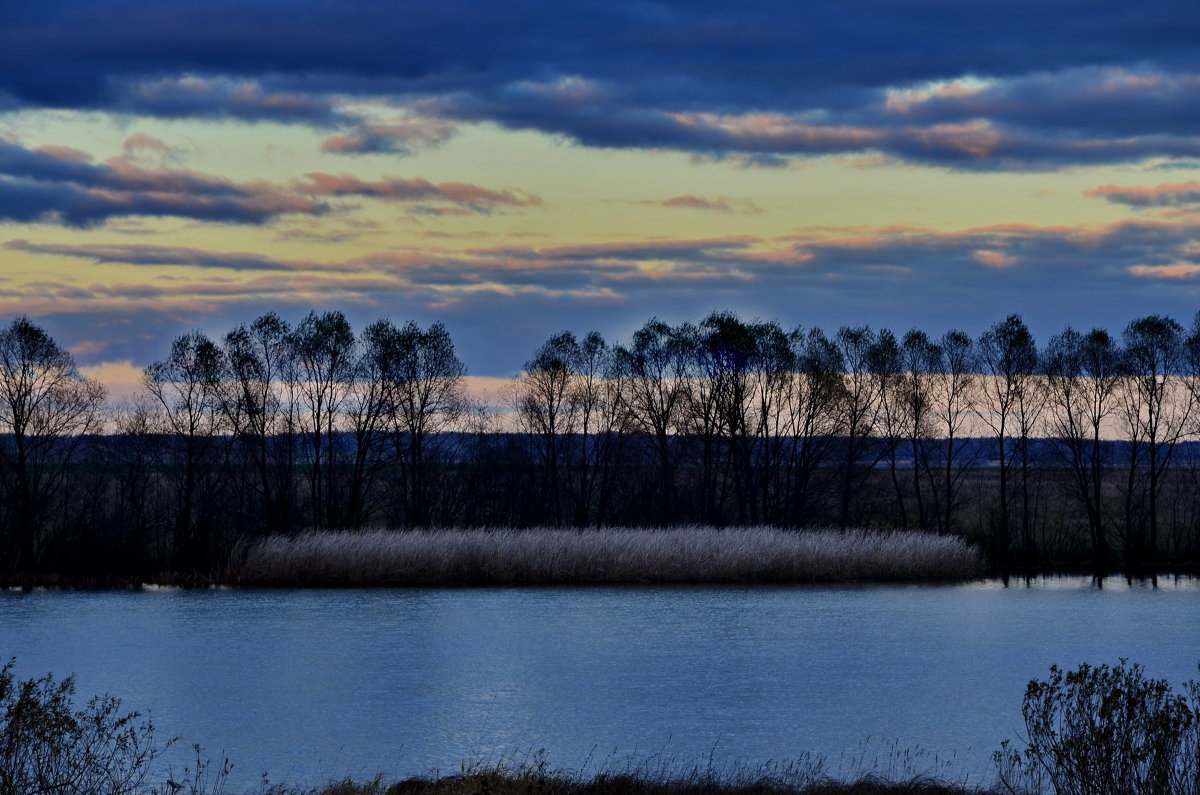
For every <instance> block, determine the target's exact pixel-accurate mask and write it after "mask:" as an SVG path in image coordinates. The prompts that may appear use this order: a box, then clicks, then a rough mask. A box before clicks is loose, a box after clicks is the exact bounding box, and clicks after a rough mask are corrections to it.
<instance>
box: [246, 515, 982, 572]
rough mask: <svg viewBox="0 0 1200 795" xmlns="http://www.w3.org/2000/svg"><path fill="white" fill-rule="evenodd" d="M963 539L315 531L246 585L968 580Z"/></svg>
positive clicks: (755, 530)
mask: <svg viewBox="0 0 1200 795" xmlns="http://www.w3.org/2000/svg"><path fill="white" fill-rule="evenodd" d="M979 567H980V556H979V552H978V550H977V549H976V548H975V547H973V546H971V545H969V544H967V543H966V542H965V541H963V540H962V539H961V538H958V537H955V536H938V535H933V534H931V533H919V532H907V531H893V532H870V531H866V530H846V531H841V530H804V531H798V530H779V529H775V528H768V527H745V528H724V529H715V528H708V527H701V528H673V529H657V530H655V529H635V528H605V529H598V530H597V529H588V530H578V529H575V530H569V529H568V530H563V529H549V528H534V529H528V530H503V529H472V530H465V529H441V530H412V531H384V530H376V531H365V532H310V533H305V534H303V535H299V536H295V537H290V538H289V537H281V536H273V537H270V538H266V539H263V540H261V541H258V542H255V543H254V544H252V545H251V546H250V547H249V548H248V549H247V550H246V554H245V555H244V557H242V559H241V562H240V563H239V564H237V565H236V566H235V568H234V569H233V571H232V575H233V577H232V579H233V581H234V582H235V583H237V584H239V585H247V586H327V587H337V586H351V587H353V586H366V587H370V586H454V585H600V584H622V583H644V584H650V583H806V582H846V581H861V580H881V581H883V580H962V579H968V578H970V577H972V576H974V575H975V574H976V573H977V572H978V571H979Z"/></svg>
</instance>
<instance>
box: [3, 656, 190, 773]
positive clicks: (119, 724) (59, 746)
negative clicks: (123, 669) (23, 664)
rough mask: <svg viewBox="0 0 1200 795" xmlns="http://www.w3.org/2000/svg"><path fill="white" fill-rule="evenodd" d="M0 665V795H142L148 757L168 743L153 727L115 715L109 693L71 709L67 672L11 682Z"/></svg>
mask: <svg viewBox="0 0 1200 795" xmlns="http://www.w3.org/2000/svg"><path fill="white" fill-rule="evenodd" d="M13 665H14V664H13V662H11V661H10V662H8V663H7V664H6V665H5V666H4V667H3V668H0V795H31V794H32V793H54V795H126V793H129V794H130V795H132V793H140V792H146V791H147V790H148V787H147V778H148V777H149V775H150V772H151V767H152V764H153V762H154V761H155V760H156V759H157V758H158V757H159V756H161V755H162V753H163V751H165V750H166V748H167V747H168V746H169V745H170V742H168V743H166V744H162V745H160V744H159V743H157V742H156V741H155V737H154V725H153V724H152V723H150V722H149V721H144V722H139V721H138V718H139V715H138V714H137V713H136V712H134V713H130V714H127V715H121V714H120V706H121V702H120V701H119V700H118V699H116V698H113V697H111V696H98V697H96V698H93V699H91V700H90V701H88V702H87V704H86V705H85V706H84V707H83V708H82V709H75V708H74V705H73V704H72V697H73V695H74V692H75V682H74V680H73V679H72V678H71V677H67V678H66V679H63V680H61V681H56V680H55V679H54V677H53V676H51V675H47V676H44V677H41V678H40V679H30V680H27V681H23V682H17V681H16V679H15V677H14V676H13Z"/></svg>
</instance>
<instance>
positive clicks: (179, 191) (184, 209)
mask: <svg viewBox="0 0 1200 795" xmlns="http://www.w3.org/2000/svg"><path fill="white" fill-rule="evenodd" d="M328 209H329V208H328V205H327V204H325V203H324V202H321V201H318V200H315V199H313V198H311V197H308V196H301V195H297V194H295V193H293V192H289V191H287V190H283V189H280V188H278V187H276V186H272V185H269V184H266V183H239V182H234V181H232V180H229V179H225V178H223V177H215V176H211V175H208V174H202V173H200V172H196V171H188V170H183V169H170V168H153V169H147V168H142V167H140V166H138V165H135V164H134V163H133V162H132V161H130V160H128V159H126V158H112V159H110V160H108V161H106V162H104V163H93V162H91V161H90V158H89V157H88V156H87V154H86V153H83V152H80V151H78V150H75V149H69V148H65V147H42V148H41V149H36V150H30V149H26V148H24V147H22V146H20V145H19V144H16V143H12V142H9V141H4V140H0V220H8V221H17V222H31V221H44V222H50V223H61V224H66V225H69V226H90V225H93V224H97V223H101V222H103V221H105V220H107V219H108V218H112V217H115V216H130V215H144V216H178V217H184V218H194V219H197V220H203V221H232V222H237V223H263V222H265V221H269V220H271V219H273V218H276V217H277V216H280V215H283V214H288V213H303V214H308V215H319V214H322V213H324V212H326V211H327V210H328Z"/></svg>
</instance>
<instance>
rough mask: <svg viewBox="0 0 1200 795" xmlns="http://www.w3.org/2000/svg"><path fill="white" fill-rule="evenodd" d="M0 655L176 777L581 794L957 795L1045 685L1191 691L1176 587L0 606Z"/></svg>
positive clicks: (582, 592)
mask: <svg viewBox="0 0 1200 795" xmlns="http://www.w3.org/2000/svg"><path fill="white" fill-rule="evenodd" d="M0 656H2V657H4V658H8V657H10V656H15V657H16V658H17V674H18V676H20V677H30V676H36V675H41V674H43V673H46V672H54V673H55V674H57V675H60V676H63V675H67V674H72V673H73V674H75V675H76V677H77V681H78V693H79V695H80V696H81V697H86V696H90V695H92V694H96V693H101V692H109V693H112V694H113V695H116V696H119V697H120V698H121V699H122V701H123V706H124V707H125V708H126V709H128V710H138V711H141V712H144V713H149V714H150V715H151V716H152V717H153V719H154V722H155V723H156V725H157V726H158V727H159V730H160V734H161V735H162V736H164V737H165V736H171V735H178V736H180V737H182V738H183V744H182V746H181V748H180V754H178V755H176V756H175V757H174V759H175V763H176V764H177V765H178V764H179V763H180V762H181V760H183V759H184V755H182V751H183V749H184V748H187V747H189V746H190V744H191V743H193V742H196V743H200V744H202V745H203V746H205V748H206V755H209V756H213V757H217V756H220V755H222V754H224V755H225V756H228V757H229V759H231V760H232V761H233V763H234V764H235V766H236V767H235V773H234V780H235V782H236V783H237V784H238V786H248V785H252V784H254V783H255V782H257V781H258V779H259V775H260V773H261V772H263V771H268V772H269V773H270V777H271V780H272V781H289V782H293V783H306V784H316V783H321V782H323V781H325V780H326V779H329V778H332V777H342V776H346V775H353V776H358V777H369V776H373V775H374V774H376V773H384V774H385V775H386V776H390V777H399V776H404V775H412V774H424V773H428V772H430V771H432V770H440V771H441V772H443V773H448V772H457V771H458V770H459V766H460V763H462V762H464V761H467V762H471V761H483V762H495V761H498V760H500V759H501V758H505V757H511V756H512V755H514V754H516V755H518V756H520V755H523V754H525V753H527V752H530V751H536V750H537V749H543V748H544V749H545V750H546V755H547V759H548V760H549V762H550V765H551V767H564V768H578V767H580V766H581V765H584V764H585V763H586V764H587V765H588V767H587V768H586V769H585V773H586V772H588V771H591V772H595V771H596V770H597V769H598V768H600V767H603V766H605V765H606V764H608V765H611V764H614V760H624V759H628V758H635V759H646V758H648V757H654V758H658V759H667V760H673V764H675V765H677V766H679V767H682V766H684V765H690V764H694V763H700V764H707V763H708V760H709V759H710V757H711V758H712V759H713V760H714V761H715V762H716V763H717V764H718V765H719V766H720V765H724V764H726V763H728V762H738V763H746V764H750V765H757V764H760V763H764V762H767V761H768V760H775V761H779V760H788V759H794V758H796V757H799V756H800V755H801V754H803V753H804V752H810V753H813V754H818V755H826V756H827V757H828V758H829V760H830V763H831V765H830V766H831V767H833V768H835V769H838V768H839V767H841V768H846V767H853V766H854V764H855V761H854V760H855V759H856V758H858V757H865V758H866V760H867V761H868V762H869V761H870V760H871V759H874V758H876V757H880V758H881V761H882V762H883V763H884V765H885V767H886V766H887V765H888V764H889V762H888V756H889V747H890V746H891V744H893V743H896V744H897V747H899V748H901V749H915V748H921V749H924V750H925V752H926V756H925V757H923V759H924V761H923V762H922V764H926V763H928V764H929V765H930V766H931V767H932V766H934V765H935V764H936V766H937V769H938V770H939V771H941V772H947V771H948V772H950V773H952V774H953V775H955V776H958V777H960V778H961V777H963V776H966V777H968V778H969V780H970V781H971V782H975V783H982V782H983V781H984V780H987V779H989V778H990V771H991V766H990V765H991V763H990V755H991V752H992V751H993V750H995V749H996V748H997V747H998V745H999V743H1000V741H1001V740H1002V739H1004V738H1006V737H1016V736H1018V734H1019V733H1021V728H1022V724H1021V717H1020V704H1021V697H1022V694H1023V692H1024V688H1025V684H1026V682H1027V681H1028V680H1029V679H1030V678H1033V677H1042V678H1044V677H1045V675H1046V674H1047V671H1048V669H1049V666H1050V665H1051V664H1058V665H1060V666H1063V667H1074V666H1075V665H1077V664H1079V663H1081V662H1090V663H1093V664H1099V663H1116V662H1117V661H1118V659H1119V658H1122V657H1124V658H1128V659H1129V660H1131V661H1134V662H1140V663H1143V664H1144V665H1145V666H1146V669H1147V672H1148V673H1149V674H1150V675H1152V676H1156V677H1166V678H1168V679H1170V680H1171V681H1172V682H1173V683H1175V684H1179V683H1181V682H1183V681H1184V680H1185V679H1189V678H1196V677H1197V669H1196V666H1197V663H1198V662H1200V584H1198V583H1197V581H1196V580H1193V579H1185V580H1175V579H1159V580H1158V582H1157V586H1154V585H1152V584H1150V583H1135V584H1133V585H1128V584H1126V583H1125V582H1124V581H1123V580H1120V579H1112V580H1108V581H1106V582H1105V583H1104V587H1103V588H1102V589H1098V588H1096V587H1095V586H1094V585H1092V584H1091V582H1090V581H1089V580H1088V579H1086V578H1061V579H1047V580H1038V581H1035V582H1033V583H1031V584H1026V583H1024V582H1021V583H1019V584H1015V585H1012V586H1010V587H1005V586H1004V585H1003V584H1001V583H999V582H992V581H988V582H977V583H970V584H965V585H956V586H924V585H913V586H903V585H878V586H837V587H830V586H822V587H642V588H635V587H624V588H582V589H574V588H529V589H464V590H376V591H337V590H332V591H300V590H281V591H249V592H241V591H229V590H203V591H143V592H103V593H71V592H36V593H32V594H20V593H6V594H0ZM80 700H83V699H82V698H81V699H80ZM935 757H936V760H937V761H936V763H935V761H934V760H935ZM946 764H948V765H949V767H945V765H946Z"/></svg>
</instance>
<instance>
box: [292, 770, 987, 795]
mask: <svg viewBox="0 0 1200 795" xmlns="http://www.w3.org/2000/svg"><path fill="white" fill-rule="evenodd" d="M984 792H987V791H986V790H977V789H964V788H961V787H957V786H954V785H951V784H945V783H940V782H937V781H932V780H926V779H914V780H912V781H907V782H888V781H882V780H879V779H874V778H863V779H860V780H858V781H855V782H849V783H847V782H838V781H831V780H827V781H817V782H810V783H808V784H800V785H793V784H787V783H784V782H779V781H775V780H773V779H770V778H767V779H762V780H758V781H743V782H735V783H729V782H723V781H720V780H717V779H704V778H682V779H675V780H654V779H644V778H639V777H637V776H628V775H611V776H597V777H596V778H594V779H592V780H590V781H575V780H572V779H569V778H563V777H556V776H549V775H539V774H520V773H512V774H506V773H476V774H470V775H463V776H451V777H447V778H440V779H408V780H406V781H401V782H397V783H395V784H391V785H385V784H382V783H381V782H378V781H375V782H368V783H354V782H349V781H347V782H341V783H337V784H331V785H329V786H327V787H325V788H324V789H321V790H316V791H314V793H316V794H318V795H485V793H486V794H488V795H982V793H984Z"/></svg>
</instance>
